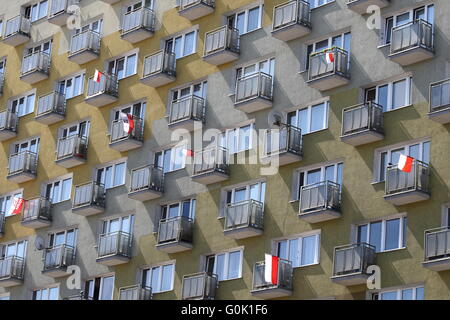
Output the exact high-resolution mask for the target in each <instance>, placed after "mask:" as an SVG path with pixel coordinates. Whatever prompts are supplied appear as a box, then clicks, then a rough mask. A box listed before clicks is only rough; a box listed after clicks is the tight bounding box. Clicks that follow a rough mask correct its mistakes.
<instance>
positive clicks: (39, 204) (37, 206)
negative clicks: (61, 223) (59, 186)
mask: <svg viewBox="0 0 450 320" xmlns="http://www.w3.org/2000/svg"><path fill="white" fill-rule="evenodd" d="M35 220H43V221H48V222H51V221H52V203H51V201H50V200H49V199H47V198H43V197H41V198H35V199H31V200H27V201H25V204H24V209H23V217H22V223H26V222H32V221H35Z"/></svg>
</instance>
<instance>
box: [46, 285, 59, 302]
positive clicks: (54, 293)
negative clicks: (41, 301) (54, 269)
mask: <svg viewBox="0 0 450 320" xmlns="http://www.w3.org/2000/svg"><path fill="white" fill-rule="evenodd" d="M49 291H50V292H49V295H48V300H58V294H59V288H58V287H55V288H50V289H49Z"/></svg>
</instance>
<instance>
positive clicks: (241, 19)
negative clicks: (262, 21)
mask: <svg viewBox="0 0 450 320" xmlns="http://www.w3.org/2000/svg"><path fill="white" fill-rule="evenodd" d="M244 24H245V13H244V12H243V13H240V14H238V15H237V17H236V29H238V30H239V34H240V35H241V34H243V33H245V32H246V31H245V30H244Z"/></svg>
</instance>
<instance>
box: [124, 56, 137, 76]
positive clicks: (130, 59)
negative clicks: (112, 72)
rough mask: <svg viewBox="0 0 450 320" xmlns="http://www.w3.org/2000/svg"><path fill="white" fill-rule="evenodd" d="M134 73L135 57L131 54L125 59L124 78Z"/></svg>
mask: <svg viewBox="0 0 450 320" xmlns="http://www.w3.org/2000/svg"><path fill="white" fill-rule="evenodd" d="M135 72H136V55H135V54H133V55H131V56H129V57H128V59H127V66H126V70H125V77H128V76H130V75H132V74H134V73H135Z"/></svg>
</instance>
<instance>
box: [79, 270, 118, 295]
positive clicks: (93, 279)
mask: <svg viewBox="0 0 450 320" xmlns="http://www.w3.org/2000/svg"><path fill="white" fill-rule="evenodd" d="M97 278H100V289H99V291H98V297H99V299H98V300H103V299H100V298H101V297H102V294H103V289H104V288H103V282H104V279H106V278H113V285H112V291H111V300H113V299H114V283H115V282H116V276H115V274H107V275H102V276H96V277H93V278H89V279H87V280H86V281H85V283H84V288H85V291H86V285H87V283H88V282H89V283H90V284H89V289H90V288H91V286H92V288H94V287H93V284H95V279H97ZM89 291H90V290H89ZM86 294H87V295H88V297H91V296H90V295H89V294H90V292H86ZM91 298H93V296H92V297H91Z"/></svg>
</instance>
